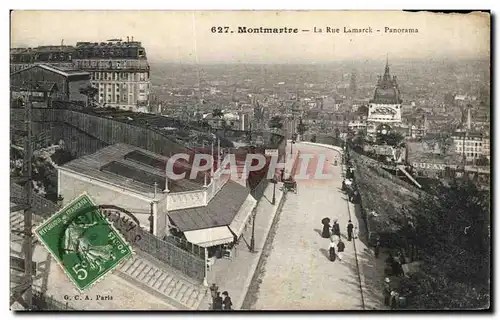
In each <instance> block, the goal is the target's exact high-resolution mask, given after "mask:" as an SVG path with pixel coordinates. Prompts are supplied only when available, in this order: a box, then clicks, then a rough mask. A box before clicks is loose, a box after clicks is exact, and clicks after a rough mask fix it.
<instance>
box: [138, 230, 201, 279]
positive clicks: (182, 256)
mask: <svg viewBox="0 0 500 320" xmlns="http://www.w3.org/2000/svg"><path fill="white" fill-rule="evenodd" d="M140 235H141V240H140V241H137V242H136V243H135V244H136V245H137V246H138V247H139V249H141V250H142V251H144V252H146V253H148V254H150V255H152V256H153V257H155V258H156V259H158V260H160V261H162V262H164V263H166V264H168V265H169V266H172V267H173V268H175V269H177V270H179V271H181V272H182V273H184V274H185V275H187V276H188V277H190V278H192V279H194V280H198V281H200V282H201V281H203V279H204V278H205V258H201V257H200V256H199V255H196V254H193V253H191V252H188V251H186V250H184V249H183V248H180V247H178V246H177V245H175V244H173V243H170V242H167V241H163V240H161V239H159V238H157V237H156V236H154V235H152V234H150V233H148V232H146V231H145V230H141V234H140Z"/></svg>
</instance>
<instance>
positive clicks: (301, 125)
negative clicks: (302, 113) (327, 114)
mask: <svg viewBox="0 0 500 320" xmlns="http://www.w3.org/2000/svg"><path fill="white" fill-rule="evenodd" d="M306 131H307V126H306V125H305V124H304V123H303V122H302V118H300V119H299V124H298V125H297V133H298V134H299V135H301V136H302V135H303V134H304V133H305V132H306Z"/></svg>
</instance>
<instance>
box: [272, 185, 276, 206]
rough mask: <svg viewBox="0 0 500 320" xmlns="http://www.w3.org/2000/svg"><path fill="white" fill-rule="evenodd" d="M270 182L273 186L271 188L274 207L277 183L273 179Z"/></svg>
mask: <svg viewBox="0 0 500 320" xmlns="http://www.w3.org/2000/svg"><path fill="white" fill-rule="evenodd" d="M271 182H272V183H273V185H274V186H273V206H274V205H276V183H277V181H276V178H273V179H272V180H271Z"/></svg>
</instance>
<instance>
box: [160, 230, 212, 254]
mask: <svg viewBox="0 0 500 320" xmlns="http://www.w3.org/2000/svg"><path fill="white" fill-rule="evenodd" d="M163 240H164V241H166V242H168V243H171V244H173V245H174V246H176V247H178V248H181V249H182V250H184V251H187V252H189V253H191V254H193V255H195V256H197V257H199V258H200V259H205V248H203V247H200V246H198V245H196V244H193V243H191V242H189V241H187V240H186V239H183V238H179V237H176V236H172V235H168V236H166V237H165V238H163Z"/></svg>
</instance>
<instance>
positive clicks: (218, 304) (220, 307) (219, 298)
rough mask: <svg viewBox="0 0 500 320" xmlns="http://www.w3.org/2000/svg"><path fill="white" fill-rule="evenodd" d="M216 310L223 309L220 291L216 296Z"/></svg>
mask: <svg viewBox="0 0 500 320" xmlns="http://www.w3.org/2000/svg"><path fill="white" fill-rule="evenodd" d="M214 310H222V297H221V296H220V292H217V294H216V296H215V298H214Z"/></svg>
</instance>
